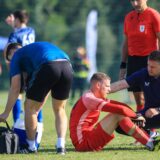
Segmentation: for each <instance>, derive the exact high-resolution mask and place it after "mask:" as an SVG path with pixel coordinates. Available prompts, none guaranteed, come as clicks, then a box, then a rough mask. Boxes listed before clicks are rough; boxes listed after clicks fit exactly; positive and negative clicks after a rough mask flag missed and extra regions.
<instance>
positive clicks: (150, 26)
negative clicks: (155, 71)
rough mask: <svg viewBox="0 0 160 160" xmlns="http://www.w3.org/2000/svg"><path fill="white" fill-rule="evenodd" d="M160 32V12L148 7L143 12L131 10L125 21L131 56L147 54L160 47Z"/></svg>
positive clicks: (125, 31)
mask: <svg viewBox="0 0 160 160" xmlns="http://www.w3.org/2000/svg"><path fill="white" fill-rule="evenodd" d="M158 32H160V14H159V13H158V12H157V11H156V10H154V9H152V8H149V7H148V8H147V9H146V10H144V11H143V12H142V13H138V12H136V11H135V10H134V11H131V12H130V13H129V14H128V15H127V16H126V17H125V21H124V33H125V35H126V36H127V37H128V54H129V55H130V56H133V55H135V56H147V55H149V54H150V53H151V52H152V51H154V50H157V49H158V39H157V36H156V33H158Z"/></svg>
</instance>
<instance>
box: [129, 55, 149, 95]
mask: <svg viewBox="0 0 160 160" xmlns="http://www.w3.org/2000/svg"><path fill="white" fill-rule="evenodd" d="M145 67H147V56H144V57H138V56H129V57H128V63H127V77H128V76H130V75H131V74H133V73H134V72H136V71H138V70H140V69H142V68H145ZM128 91H133V92H141V91H142V89H141V88H140V87H139V86H130V87H129V88H128Z"/></svg>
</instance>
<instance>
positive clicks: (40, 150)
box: [38, 146, 147, 153]
mask: <svg viewBox="0 0 160 160" xmlns="http://www.w3.org/2000/svg"><path fill="white" fill-rule="evenodd" d="M144 150H147V149H146V148H145V147H143V146H139V147H138V146H136V147H129V146H124V147H120V146H118V147H117V146H112V147H110V146H106V147H105V148H103V149H102V152H103V151H133V152H135V151H144ZM38 152H41V153H42V152H43V153H56V148H41V149H39V150H38ZM67 152H76V150H75V149H74V148H73V147H72V146H69V147H68V146H67Z"/></svg>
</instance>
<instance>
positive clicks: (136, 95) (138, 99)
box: [133, 92, 144, 111]
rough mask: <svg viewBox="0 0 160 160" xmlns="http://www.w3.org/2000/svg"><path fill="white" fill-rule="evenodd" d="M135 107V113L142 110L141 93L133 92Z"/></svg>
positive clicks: (142, 99)
mask: <svg viewBox="0 0 160 160" xmlns="http://www.w3.org/2000/svg"><path fill="white" fill-rule="evenodd" d="M133 95H134V98H135V101H136V105H137V109H136V110H137V111H141V110H142V109H143V108H144V94H143V92H133Z"/></svg>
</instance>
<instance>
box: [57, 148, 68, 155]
mask: <svg viewBox="0 0 160 160" xmlns="http://www.w3.org/2000/svg"><path fill="white" fill-rule="evenodd" d="M56 150H57V154H61V155H65V154H66V149H65V148H57V149H56Z"/></svg>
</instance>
